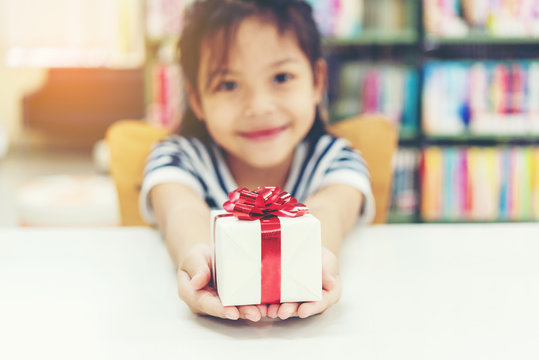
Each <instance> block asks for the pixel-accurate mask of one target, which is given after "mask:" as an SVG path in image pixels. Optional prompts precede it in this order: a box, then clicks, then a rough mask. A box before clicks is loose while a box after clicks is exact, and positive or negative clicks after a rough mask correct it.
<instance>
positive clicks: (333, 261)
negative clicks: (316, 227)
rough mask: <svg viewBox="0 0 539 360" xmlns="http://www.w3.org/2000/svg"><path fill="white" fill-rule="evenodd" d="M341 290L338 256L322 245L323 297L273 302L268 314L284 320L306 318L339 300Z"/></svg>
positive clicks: (270, 316)
mask: <svg viewBox="0 0 539 360" xmlns="http://www.w3.org/2000/svg"><path fill="white" fill-rule="evenodd" d="M341 291H342V287H341V275H340V272H339V262H338V260H337V257H336V256H335V254H333V253H332V252H331V251H330V250H328V249H327V248H325V247H322V299H321V300H320V301H312V302H304V303H283V304H271V305H269V306H268V309H267V316H268V317H269V318H272V319H274V318H276V317H279V318H280V319H282V320H284V319H288V318H289V317H293V316H298V317H300V318H306V317H309V316H311V315H315V314H319V313H322V312H324V311H325V310H326V309H327V308H329V307H330V306H331V305H333V304H335V303H337V301H339V299H340V298H341Z"/></svg>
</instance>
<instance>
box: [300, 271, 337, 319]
mask: <svg viewBox="0 0 539 360" xmlns="http://www.w3.org/2000/svg"><path fill="white" fill-rule="evenodd" d="M340 297H341V285H340V281H339V279H334V280H333V287H332V288H331V290H323V291H322V300H320V301H313V302H306V303H303V304H301V305H300V306H299V307H298V309H297V313H298V316H299V317H300V318H306V317H309V316H312V315H315V314H319V313H322V312H324V311H325V310H326V309H327V308H329V307H330V306H332V305H334V304H335V303H337V301H339V299H340Z"/></svg>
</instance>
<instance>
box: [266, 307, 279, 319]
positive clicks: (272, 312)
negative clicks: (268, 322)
mask: <svg viewBox="0 0 539 360" xmlns="http://www.w3.org/2000/svg"><path fill="white" fill-rule="evenodd" d="M280 306H281V304H270V305H268V313H267V316H268V317H269V318H270V319H275V318H276V317H277V316H278V315H279V307H280Z"/></svg>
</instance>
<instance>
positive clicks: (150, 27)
mask: <svg viewBox="0 0 539 360" xmlns="http://www.w3.org/2000/svg"><path fill="white" fill-rule="evenodd" d="M189 2H190V1H188V0H146V1H145V13H146V16H145V20H146V21H145V29H146V32H145V34H146V35H145V43H146V54H147V58H146V66H145V79H146V84H147V86H146V91H145V98H146V121H147V122H149V123H150V124H153V125H155V126H158V127H162V128H166V129H170V130H174V129H176V128H177V127H178V126H179V124H180V123H181V119H182V115H183V111H184V107H185V102H186V100H185V96H184V93H185V92H184V89H183V78H182V74H181V69H180V66H179V53H178V50H177V45H178V40H179V37H180V33H181V29H182V16H183V10H184V8H185V6H186V5H187V4H188V3H189Z"/></svg>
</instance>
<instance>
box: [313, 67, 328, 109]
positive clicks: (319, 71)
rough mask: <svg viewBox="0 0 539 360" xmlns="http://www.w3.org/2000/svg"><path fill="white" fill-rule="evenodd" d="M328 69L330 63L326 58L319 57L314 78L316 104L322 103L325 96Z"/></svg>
mask: <svg viewBox="0 0 539 360" xmlns="http://www.w3.org/2000/svg"><path fill="white" fill-rule="evenodd" d="M327 69H328V65H327V63H326V61H325V60H324V59H318V60H316V62H315V63H314V71H313V80H314V95H315V101H316V104H317V105H318V104H320V103H321V102H322V99H323V97H324V92H325V91H326V84H327V77H328V75H327Z"/></svg>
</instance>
